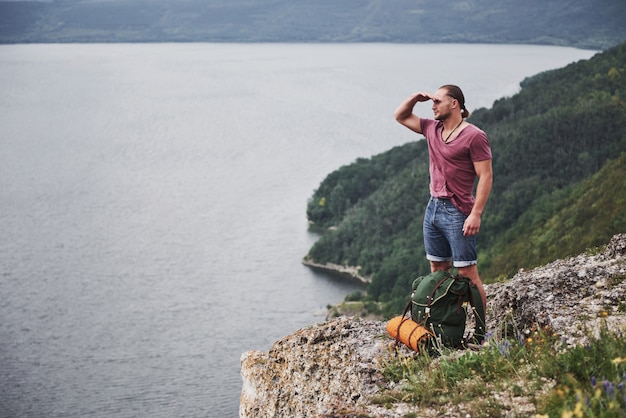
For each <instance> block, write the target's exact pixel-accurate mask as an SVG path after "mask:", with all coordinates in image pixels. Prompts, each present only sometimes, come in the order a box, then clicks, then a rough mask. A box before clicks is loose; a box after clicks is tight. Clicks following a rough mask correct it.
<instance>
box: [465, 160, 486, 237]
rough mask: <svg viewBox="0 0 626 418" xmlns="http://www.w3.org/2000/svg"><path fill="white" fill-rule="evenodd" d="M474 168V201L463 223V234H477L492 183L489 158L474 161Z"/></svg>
mask: <svg viewBox="0 0 626 418" xmlns="http://www.w3.org/2000/svg"><path fill="white" fill-rule="evenodd" d="M474 170H475V171H476V175H477V176H478V184H477V185H476V201H475V202H474V207H473V208H472V212H471V213H470V214H469V216H468V217H467V219H466V220H465V223H464V224H463V235H466V236H472V235H476V234H478V231H479V230H480V217H481V216H482V214H483V209H485V205H486V204H487V200H488V199H489V194H490V193H491V185H492V184H493V170H492V167H491V160H484V161H475V162H474Z"/></svg>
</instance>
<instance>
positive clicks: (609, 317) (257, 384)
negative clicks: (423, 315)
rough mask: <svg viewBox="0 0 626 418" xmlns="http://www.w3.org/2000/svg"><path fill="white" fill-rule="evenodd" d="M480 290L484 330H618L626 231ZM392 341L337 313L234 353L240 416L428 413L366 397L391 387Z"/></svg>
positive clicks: (578, 335)
mask: <svg viewBox="0 0 626 418" xmlns="http://www.w3.org/2000/svg"><path fill="white" fill-rule="evenodd" d="M486 291H487V299H488V318H487V328H488V329H494V328H495V327H496V325H497V321H498V320H499V319H501V318H504V317H510V318H513V319H514V320H515V323H516V324H517V325H518V327H520V329H522V330H526V329H528V330H529V329H531V328H533V327H537V326H541V327H543V326H547V327H550V328H551V329H552V330H554V331H555V332H557V333H558V334H559V335H560V336H561V337H562V338H563V339H564V341H567V343H568V344H570V345H576V344H584V343H585V341H586V340H587V339H588V338H593V336H589V335H588V334H587V332H586V331H587V330H588V329H599V326H598V322H599V321H601V320H602V321H606V323H607V324H608V326H609V329H612V330H617V329H625V328H626V234H620V235H616V236H614V237H613V239H612V240H611V241H610V243H609V244H608V245H607V246H606V250H605V251H604V252H602V253H599V254H581V255H579V256H577V257H572V258H569V259H566V260H558V261H555V262H553V263H551V264H548V265H546V266H543V267H540V268H537V269H534V270H532V271H528V272H526V271H520V272H519V273H518V274H516V275H515V276H514V277H513V278H512V279H511V280H510V281H507V282H505V283H497V284H492V285H488V286H486ZM393 346H394V345H393V341H392V340H391V339H390V338H389V337H388V335H387V333H386V330H385V323H384V322H380V321H372V320H362V319H359V318H356V317H341V318H337V319H335V320H333V321H329V322H326V323H322V324H319V325H317V326H314V327H311V328H306V329H301V330H299V331H297V332H295V333H294V334H292V335H289V336H287V337H285V338H283V339H281V340H279V341H277V342H276V343H275V344H274V345H273V346H272V348H271V349H270V350H269V352H268V353H263V352H259V351H249V352H246V353H244V354H243V355H242V357H241V375H242V379H243V388H242V393H241V403H240V417H242V418H243V417H245V418H252V417H290V418H292V417H361V416H376V417H403V416H406V415H407V414H409V413H413V414H414V415H415V416H421V417H428V416H436V415H435V414H436V412H435V411H429V410H428V409H425V408H421V407H420V406H419V405H412V404H403V403H397V404H394V405H392V406H389V405H386V406H383V405H376V404H373V403H372V402H371V399H372V397H373V396H375V395H376V394H378V393H379V392H380V391H381V390H382V389H385V388H387V387H389V386H390V385H392V383H390V382H387V381H386V380H385V379H384V377H383V376H382V375H381V373H380V372H379V365H380V363H381V362H382V361H384V360H385V359H388V358H390V357H391V356H394V355H396V354H395V350H393V349H392V348H393ZM518 404H519V406H518V407H519V408H528V405H527V404H526V405H524V402H518ZM531 408H532V406H531ZM517 412H518V413H520V414H524V415H526V414H528V413H532V410H531V411H529V410H528V409H525V410H522V409H519V410H518V411H517Z"/></svg>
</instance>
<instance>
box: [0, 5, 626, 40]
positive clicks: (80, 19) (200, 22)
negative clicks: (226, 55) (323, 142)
mask: <svg viewBox="0 0 626 418" xmlns="http://www.w3.org/2000/svg"><path fill="white" fill-rule="evenodd" d="M624 22H626V1H624V0H594V1H589V0H551V1H545V0H524V1H519V0H499V1H493V0H452V1H447V2H442V1H441V0H394V1H385V0H257V1H253V0H213V1H211V0H52V1H0V43H33V42H37V43H44V42H195V41H202V42H412V43H439V42H454V43H526V44H550V45H568V46H576V47H581V48H590V49H606V48H608V47H610V46H614V45H617V44H619V43H621V42H622V41H624V40H626V25H625V24H624Z"/></svg>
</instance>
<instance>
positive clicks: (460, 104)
mask: <svg viewBox="0 0 626 418" xmlns="http://www.w3.org/2000/svg"><path fill="white" fill-rule="evenodd" d="M428 100H432V101H433V105H432V110H433V113H434V118H435V119H434V120H433V119H426V118H420V117H419V116H417V115H415V114H413V108H414V107H415V105H416V104H417V103H418V102H425V101H428ZM394 116H395V118H396V120H397V121H398V122H399V123H401V124H402V125H404V126H406V127H407V128H409V129H411V130H412V131H415V132H417V133H418V134H423V135H424V136H425V137H426V141H427V142H428V153H429V157H430V195H431V198H430V200H429V202H428V206H427V208H426V213H425V216H424V247H425V248H426V257H427V259H428V260H429V261H430V268H431V271H433V272H434V271H437V270H449V269H450V268H451V267H452V266H454V267H456V268H457V270H458V271H459V274H461V275H463V276H466V277H469V278H470V280H471V282H472V283H473V284H474V285H476V287H477V288H478V290H479V292H480V295H481V297H482V300H483V305H484V306H485V310H486V306H487V298H486V295H485V289H484V287H483V284H482V281H481V280H480V276H479V275H478V267H477V255H476V234H478V231H479V230H480V220H481V215H482V213H483V209H484V208H485V204H486V203H487V199H488V198H489V193H490V192H491V185H492V182H493V174H492V168H491V147H490V145H489V139H488V138H487V135H485V133H484V132H483V131H482V130H480V129H479V128H478V127H476V126H475V125H472V124H471V123H469V122H467V121H466V120H465V118H467V117H469V112H468V111H467V109H466V108H465V97H464V95H463V92H462V91H461V89H460V88H459V87H458V86H455V85H450V84H447V85H445V86H442V87H440V88H439V90H437V91H436V92H435V93H434V94H431V93H426V92H419V93H416V94H414V95H412V96H411V97H409V98H408V99H406V100H405V101H404V102H403V103H402V104H401V105H400V106H399V107H398V108H397V109H396V111H395V113H394ZM476 177H478V183H477V185H476V196H474V195H473V194H472V193H473V188H474V181H475V179H476Z"/></svg>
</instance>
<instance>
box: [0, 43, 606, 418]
mask: <svg viewBox="0 0 626 418" xmlns="http://www.w3.org/2000/svg"><path fill="white" fill-rule="evenodd" d="M593 53H594V52H592V51H583V50H577V49H571V48H558V47H541V46H519V45H517V46H505V45H499V46H486V45H386V44H355V45H345V44H343V45H298V44H286V45H285V44H251V45H248V44H243V45H240V44H147V45H146V44H112V45H103V44H97V45H85V44H78V45H4V46H0V150H1V151H0V232H1V234H0V416H3V417H4V416H6V417H71V418H74V417H76V418H78V417H183V416H184V417H235V416H237V414H238V403H239V394H240V390H241V379H240V375H239V358H240V355H241V354H242V353H243V352H244V351H247V350H251V349H258V350H263V351H266V350H267V349H269V347H270V346H271V344H272V343H273V342H274V341H275V340H277V339H278V338H280V337H282V336H284V335H287V334H290V333H292V332H294V331H295V330H297V329H298V328H301V327H305V326H308V325H311V324H314V323H317V322H321V321H323V320H324V314H325V313H324V309H325V307H326V305H327V304H329V303H336V302H339V301H341V300H342V299H343V298H344V296H345V295H346V294H348V293H350V292H353V291H355V290H357V289H359V288H360V285H358V284H357V283H352V282H348V281H345V280H339V279H336V278H332V277H328V276H325V275H320V274H316V273H314V272H312V271H311V270H309V269H307V268H306V267H304V266H302V265H301V264H300V261H301V259H302V257H303V256H304V255H305V254H306V253H307V251H308V249H309V248H310V246H311V245H312V244H313V243H314V241H315V239H316V236H315V235H313V234H312V233H310V232H308V230H307V221H306V213H305V211H306V203H307V199H308V198H309V197H310V196H311V194H312V192H313V190H314V189H315V188H316V187H317V186H318V185H319V183H320V182H321V181H322V180H323V179H324V177H325V176H326V175H327V174H328V173H330V172H331V171H333V170H335V169H337V168H338V167H340V166H341V165H344V164H348V163H350V162H352V161H354V160H355V159H356V158H358V157H370V156H372V155H374V154H378V153H380V152H383V151H385V150H388V149H389V148H391V147H393V146H396V145H400V144H403V143H406V142H408V141H411V140H414V139H416V137H415V136H414V135H411V134H410V133H409V132H408V130H406V129H404V128H402V127H401V126H399V125H398V124H396V122H395V121H394V120H393V116H392V113H393V111H394V109H395V108H396V106H397V105H398V104H399V103H400V102H401V101H402V100H404V99H405V98H406V97H408V95H409V94H411V93H413V92H414V91H418V90H430V91H434V90H436V89H437V88H438V87H439V86H440V85H442V84H446V83H455V84H459V85H460V86H461V87H462V88H463V89H464V91H465V95H466V98H467V105H468V108H469V109H470V111H471V110H473V109H476V108H478V107H489V106H491V104H492V103H493V101H494V100H495V99H497V98H500V97H502V96H509V95H512V94H514V93H515V92H516V91H517V90H518V85H519V82H520V81H521V80H522V79H523V78H524V77H526V76H529V75H533V74H535V73H537V72H540V71H543V70H546V69H551V68H557V67H562V66H564V65H566V64H568V63H570V62H573V61H576V60H578V59H582V58H588V57H590V56H591V55H593ZM420 106H422V105H420ZM420 111H421V112H423V114H425V115H427V116H430V115H431V112H430V107H429V105H428V104H424V106H423V107H422V108H421V110H420Z"/></svg>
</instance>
